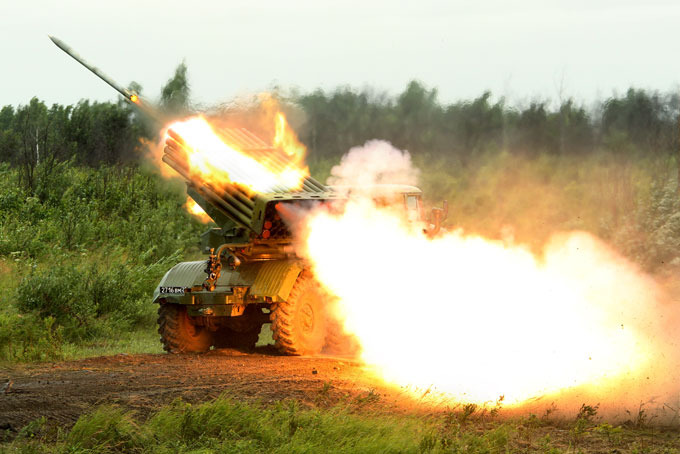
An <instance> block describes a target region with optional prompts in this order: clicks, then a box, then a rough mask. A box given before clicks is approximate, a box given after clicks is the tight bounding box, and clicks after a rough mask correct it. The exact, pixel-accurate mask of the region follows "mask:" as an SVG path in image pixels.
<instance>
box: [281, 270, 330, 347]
mask: <svg viewBox="0 0 680 454" xmlns="http://www.w3.org/2000/svg"><path fill="white" fill-rule="evenodd" d="M270 318H271V321H272V324H271V328H272V337H273V338H274V345H275V346H276V348H277V349H278V350H279V351H280V352H281V353H284V354H286V355H314V354H317V353H319V352H320V351H321V348H322V347H323V345H324V339H325V337H326V314H325V307H324V297H323V292H322V291H321V288H320V287H319V284H318V283H317V282H316V281H315V280H314V278H313V277H312V276H311V274H309V273H308V272H303V273H302V274H300V276H299V277H298V278H297V281H295V285H294V286H293V289H292V290H291V291H290V295H289V296H288V300H287V301H281V302H278V303H276V304H274V305H273V306H272V312H271V315H270Z"/></svg>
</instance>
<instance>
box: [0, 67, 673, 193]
mask: <svg viewBox="0 0 680 454" xmlns="http://www.w3.org/2000/svg"><path fill="white" fill-rule="evenodd" d="M131 88H132V89H133V90H135V91H138V92H139V91H141V87H140V86H139V85H138V84H134V83H133V84H132V85H131ZM280 102H281V103H282V104H283V105H284V106H285V107H286V108H287V109H288V110H291V109H297V110H298V111H300V110H301V111H302V114H303V115H301V116H299V117H302V118H304V120H303V121H301V122H298V123H299V124H295V127H296V129H297V130H298V133H299V134H300V138H301V140H302V141H303V143H304V144H305V145H306V146H307V147H308V149H309V157H310V160H311V161H312V162H313V161H315V160H318V161H328V160H333V161H337V160H338V159H339V158H340V156H342V154H344V153H345V152H346V151H347V150H348V149H349V148H351V147H353V146H356V145H360V144H362V143H364V142H365V141H367V140H369V139H375V138H378V139H385V140H388V141H390V142H392V143H393V144H394V145H395V146H396V147H398V148H401V149H406V150H409V151H410V152H411V153H412V154H414V155H416V156H418V155H422V156H426V157H437V158H445V159H447V160H451V161H452V162H456V163H458V164H460V165H463V166H464V165H465V164H466V163H467V162H469V161H470V160H472V159H474V158H475V156H477V155H479V154H481V153H487V152H493V151H501V150H502V151H506V152H510V153H517V154H522V155H528V156H532V155H538V154H542V153H548V154H551V155H583V154H589V153H596V152H598V151H601V150H607V151H610V152H612V153H615V154H617V155H621V156H630V155H645V154H654V155H664V154H666V155H670V154H673V153H676V152H677V150H678V148H679V143H678V114H679V113H680V96H679V95H678V94H676V93H665V94H664V93H659V92H656V91H648V90H641V89H635V88H630V89H629V90H628V91H627V92H626V93H625V94H623V95H615V96H611V97H610V98H608V99H606V100H604V101H602V102H599V103H597V104H596V105H595V106H594V107H590V108H586V107H585V106H584V105H583V104H581V103H579V102H577V101H576V100H574V99H571V98H569V99H566V100H563V101H561V102H559V103H557V105H555V103H551V102H550V101H548V100H542V101H541V100H536V101H532V102H529V103H528V105H526V106H523V107H516V106H512V105H509V104H508V103H507V102H506V100H505V99H503V98H501V99H497V100H494V98H493V97H492V95H491V93H490V92H485V93H483V94H482V95H481V96H479V97H477V98H475V99H471V100H462V101H457V102H454V103H450V104H446V103H442V102H441V101H440V100H439V99H438V96H437V90H436V89H433V88H427V87H426V86H424V85H423V84H422V83H420V82H417V81H412V82H410V83H409V84H408V86H407V87H406V88H405V89H404V91H403V92H402V93H400V94H398V95H397V96H388V95H387V94H385V93H381V92H376V91H374V90H371V89H364V90H354V89H352V88H348V87H341V88H338V89H335V90H332V91H323V90H316V91H313V92H309V93H300V94H295V95H291V96H283V97H281V99H280ZM159 106H160V108H161V109H162V110H164V111H165V112H166V113H169V114H174V115H180V114H182V113H187V112H190V111H191V106H190V87H189V83H188V80H187V68H186V65H184V64H181V65H179V67H178V68H177V70H176V71H175V74H174V76H173V77H172V78H170V79H169V80H168V82H167V83H166V85H165V86H163V87H162V90H161V96H160V102H159ZM245 126H248V125H245ZM153 136H154V131H153V128H152V127H150V125H149V124H148V123H145V120H144V118H142V117H141V115H140V114H139V113H137V112H136V111H135V110H134V108H133V107H131V106H130V105H129V104H127V103H125V102H124V101H123V100H122V99H120V100H119V101H117V102H90V101H88V100H81V101H79V102H78V103H76V104H75V105H69V106H64V105H60V104H54V105H52V106H48V105H46V104H45V102H44V101H41V100H40V99H38V98H33V99H31V100H30V101H29V102H28V103H27V104H25V105H19V106H11V105H7V106H4V107H3V108H2V109H0V162H4V163H8V164H9V165H10V166H13V167H16V168H18V169H19V171H20V176H21V184H22V186H23V187H24V188H25V189H26V190H28V191H29V192H31V193H35V192H36V191H39V189H40V186H41V182H43V181H47V180H49V175H50V174H51V172H52V171H53V169H54V167H55V166H57V165H58V164H59V163H62V162H67V161H68V162H72V163H73V164H75V165H81V166H88V167H97V166H100V165H119V164H126V163H130V162H134V161H135V160H137V159H138V158H139V156H140V155H141V153H139V144H140V139H141V138H147V139H149V138H153Z"/></svg>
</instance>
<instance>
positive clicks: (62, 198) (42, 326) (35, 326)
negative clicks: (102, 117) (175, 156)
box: [0, 164, 203, 361]
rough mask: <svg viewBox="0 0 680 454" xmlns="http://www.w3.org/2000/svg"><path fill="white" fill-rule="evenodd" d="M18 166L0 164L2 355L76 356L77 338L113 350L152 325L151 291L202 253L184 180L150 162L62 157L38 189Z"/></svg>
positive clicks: (89, 346) (6, 357)
mask: <svg viewBox="0 0 680 454" xmlns="http://www.w3.org/2000/svg"><path fill="white" fill-rule="evenodd" d="M19 174H20V172H19V171H18V170H17V169H14V168H11V167H8V166H7V165H5V166H4V167H2V168H1V169H0V216H1V217H2V221H1V222H0V267H1V270H2V281H0V282H1V284H2V292H1V294H0V301H2V308H1V309H0V360H3V361H32V360H41V359H52V358H61V357H64V356H67V357H70V356H80V355H79V354H78V352H77V349H74V348H73V347H72V346H74V345H82V346H83V347H84V348H86V349H93V350H92V351H97V350H98V349H101V350H102V351H107V347H106V346H107V345H109V346H110V345H115V342H116V341H115V339H118V338H119V337H122V338H125V337H126V336H127V334H128V333H132V332H134V333H139V331H145V332H149V331H150V330H151V328H152V327H153V326H154V323H155V309H156V308H155V307H153V305H151V304H150V303H149V295H151V293H152V292H153V289H154V287H155V286H156V284H157V283H158V281H159V279H160V278H161V277H162V276H163V274H164V273H165V272H166V271H167V270H168V269H169V268H170V267H171V266H172V265H173V264H174V263H176V262H177V261H179V260H180V258H181V257H186V256H188V255H191V254H197V250H198V247H197V238H198V235H199V234H200V232H201V231H202V230H203V227H202V226H201V225H200V224H199V223H198V222H197V221H195V220H194V219H193V218H192V217H191V216H190V215H189V214H187V213H186V212H185V211H184V210H183V209H182V208H181V206H182V204H183V203H184V201H185V197H186V196H185V195H184V193H183V187H182V185H181V184H178V183H176V182H168V181H165V180H163V179H162V178H160V177H159V176H158V175H156V174H155V173H154V172H153V171H151V170H144V169H137V168H133V167H108V166H102V167H100V168H97V169H92V168H88V167H77V166H73V165H69V164H61V165H59V166H58V167H57V168H56V169H55V170H54V171H53V173H52V175H51V181H53V185H52V186H50V188H51V189H50V190H49V191H46V192H45V193H44V195H43V198H42V199H41V197H40V196H35V195H27V193H26V188H22V187H21V185H20V183H19V181H20V178H21V177H20V175H19ZM121 333H123V334H121ZM142 337H143V338H145V339H148V338H149V335H143V336H142ZM111 339H114V341H112V340H111ZM104 340H105V341H104ZM130 340H131V339H130ZM102 342H105V343H104V344H103V345H102ZM128 344H129V342H128V343H126V344H121V345H120V346H121V347H122V346H123V345H128ZM145 345H148V342H147V343H145ZM97 346H99V347H97ZM108 348H109V350H108V351H111V350H110V347H108ZM154 348H155V347H154ZM145 349H146V347H145Z"/></svg>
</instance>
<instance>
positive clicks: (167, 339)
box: [158, 304, 213, 353]
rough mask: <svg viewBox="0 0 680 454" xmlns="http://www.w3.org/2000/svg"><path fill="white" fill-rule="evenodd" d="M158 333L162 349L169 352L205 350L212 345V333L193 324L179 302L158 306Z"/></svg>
mask: <svg viewBox="0 0 680 454" xmlns="http://www.w3.org/2000/svg"><path fill="white" fill-rule="evenodd" d="M158 333H159V334H160V335H161V344H163V350H165V351H166V352H169V353H189V352H207V351H208V350H210V346H211V345H212V341H213V339H212V333H211V332H210V331H209V330H207V329H206V328H204V327H203V326H198V325H195V324H194V323H193V321H192V319H191V317H189V314H187V308H186V307H185V306H182V305H180V304H161V305H160V307H159V308H158Z"/></svg>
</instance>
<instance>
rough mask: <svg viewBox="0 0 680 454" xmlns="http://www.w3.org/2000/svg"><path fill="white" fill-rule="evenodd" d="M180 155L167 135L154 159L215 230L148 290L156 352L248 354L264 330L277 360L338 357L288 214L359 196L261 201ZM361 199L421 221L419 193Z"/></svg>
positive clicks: (134, 99)
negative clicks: (182, 184)
mask: <svg viewBox="0 0 680 454" xmlns="http://www.w3.org/2000/svg"><path fill="white" fill-rule="evenodd" d="M50 39H52V41H53V42H54V43H55V44H56V45H57V46H58V47H59V48H60V49H62V50H63V51H64V52H66V53H67V54H68V55H70V56H71V57H73V58H74V59H75V60H76V61H78V62H79V63H81V64H82V65H83V66H85V67H86V68H87V69H89V70H90V71H92V72H93V73H94V74H95V75H97V76H98V77H99V78H101V79H102V80H103V81H104V82H106V83H107V84H108V85H110V86H111V87H113V88H114V89H115V90H116V91H118V92H119V93H120V94H121V95H122V96H123V98H124V99H125V100H126V101H127V102H129V103H131V104H132V105H134V106H136V107H137V108H138V109H139V110H140V111H141V112H142V113H144V114H146V115H147V116H148V117H149V118H151V119H152V120H154V121H156V123H158V124H159V126H161V125H162V124H163V123H164V122H165V119H164V118H163V116H162V114H160V113H159V112H158V111H157V110H156V109H154V108H153V106H152V105H151V104H150V103H148V102H146V101H145V100H144V99H142V98H141V97H140V96H139V95H138V94H137V93H134V92H132V91H130V90H128V89H125V88H123V87H121V86H120V85H118V84H117V83H116V82H114V81H113V80H112V79H111V78H109V77H108V76H106V75H105V74H103V73H102V72H101V71H100V70H99V69H98V68H96V67H94V66H93V65H91V64H89V63H88V62H86V61H85V60H84V59H83V58H82V57H80V56H79V55H78V54H76V53H75V52H74V51H73V50H72V49H71V48H70V47H69V46H67V45H66V44H65V43H64V42H63V41H61V40H59V39H57V38H54V37H50ZM218 133H219V135H220V136H221V138H222V139H223V140H224V141H225V142H226V143H229V144H230V145H231V146H233V147H235V148H237V149H239V150H241V151H243V152H245V153H246V154H248V155H250V156H252V157H255V158H256V159H258V156H259V157H260V158H262V159H266V160H267V161H268V162H272V159H279V160H280V159H285V156H279V157H275V156H274V155H275V154H276V153H277V150H275V149H273V148H272V147H270V146H268V145H267V144H266V143H265V142H263V141H262V140H261V139H259V138H258V137H256V136H255V135H254V134H252V133H251V132H249V131H248V130H246V129H244V128H225V129H222V130H219V131H218ZM185 147H186V144H185V143H184V141H183V139H182V137H181V136H179V135H178V134H176V133H174V132H173V131H169V137H167V139H166V146H165V149H164V156H163V161H164V162H165V163H166V164H167V165H169V166H170V167H171V168H173V169H174V170H175V171H176V172H177V173H178V174H179V175H180V176H182V177H183V178H184V179H185V181H186V184H187V193H188V195H189V196H190V197H191V198H192V199H193V200H194V201H196V203H197V204H198V205H199V206H201V208H203V210H204V211H205V212H206V213H207V214H208V215H209V216H210V218H211V219H212V220H213V221H214V222H215V224H216V225H217V227H214V228H211V229H210V230H208V231H207V232H205V233H204V234H203V235H202V237H201V245H202V248H203V251H204V252H205V253H206V254H207V255H208V259H207V260H199V261H193V262H183V263H179V264H177V265H175V266H174V267H172V268H171V269H170V270H169V271H168V272H167V273H166V274H165V276H163V278H162V279H161V282H160V283H159V285H158V287H157V288H156V290H155V291H154V294H153V302H154V303H156V304H158V332H159V334H160V337H161V343H162V344H163V348H164V349H165V350H166V351H168V352H171V353H180V352H205V351H207V350H209V349H211V348H213V347H215V348H222V347H235V348H242V349H250V348H252V347H254V346H255V344H256V342H257V340H258V336H259V334H260V331H261V328H262V325H264V324H266V323H271V330H272V337H273V339H274V342H275V346H276V348H277V349H278V350H279V351H280V352H281V353H283V354H287V355H307V354H315V353H319V352H320V351H322V349H324V348H326V349H329V350H333V349H335V350H336V351H335V352H336V353H337V348H347V347H348V346H349V347H351V346H352V342H351V341H349V340H348V339H347V338H346V337H345V336H344V334H343V333H342V329H341V328H340V324H339V323H338V321H337V320H334V319H333V318H332V314H330V313H329V311H328V310H327V308H328V304H327V303H328V298H329V295H327V294H325V293H324V292H323V290H322V288H321V286H320V285H319V283H318V282H317V281H316V280H315V279H314V276H313V274H312V272H311V270H310V268H309V265H308V264H307V263H305V261H304V260H303V259H302V258H300V257H298V256H297V255H296V253H295V250H294V248H293V243H292V241H293V239H292V233H291V228H290V225H289V224H290V223H291V220H292V217H291V216H290V213H294V212H295V211H296V210H295V208H300V207H309V206H310V205H313V204H319V203H324V204H341V203H343V201H346V200H347V199H348V198H351V197H353V193H355V192H359V193H365V190H366V188H346V187H345V188H341V187H329V186H325V185H323V184H321V183H319V182H318V181H316V180H315V179H314V178H311V177H307V178H305V179H304V181H303V182H302V185H301V187H300V188H299V189H296V190H292V191H291V190H289V189H286V188H283V187H278V188H273V189H272V190H271V191H269V192H266V193H262V192H254V191H252V190H250V189H249V188H246V187H243V186H240V185H238V184H234V183H229V182H217V183H216V182H214V181H212V182H211V181H205V180H204V179H202V178H201V177H200V175H197V174H196V173H193V172H191V169H190V168H189V165H188V162H187V155H186V149H185ZM370 192H371V193H372V194H374V197H375V198H376V202H378V203H380V204H389V205H395V204H396V205H398V206H402V207H403V209H404V210H405V211H404V212H405V213H406V215H407V216H408V219H410V220H412V221H417V222H421V221H422V220H423V213H424V210H423V208H422V200H421V195H422V194H421V191H420V189H418V188H415V187H413V186H400V185H383V186H380V187H372V188H370ZM445 217H446V204H445V205H444V208H443V209H433V210H432V216H431V218H430V222H431V223H430V224H429V225H427V227H426V229H427V233H428V234H429V235H434V234H436V233H437V231H439V228H440V225H441V222H442V221H443V220H444V218H445Z"/></svg>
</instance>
